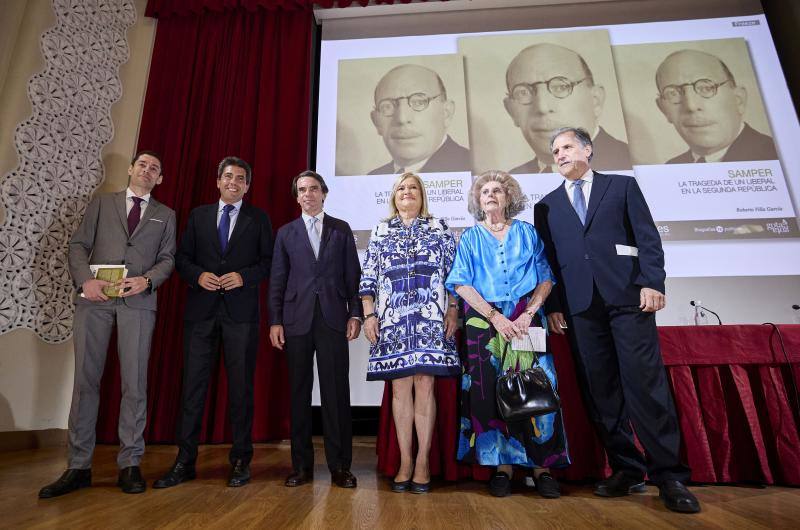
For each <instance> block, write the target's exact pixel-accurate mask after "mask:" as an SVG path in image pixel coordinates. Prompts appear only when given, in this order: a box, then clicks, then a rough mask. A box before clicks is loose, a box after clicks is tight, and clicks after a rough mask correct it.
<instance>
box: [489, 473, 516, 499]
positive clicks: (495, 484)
mask: <svg viewBox="0 0 800 530" xmlns="http://www.w3.org/2000/svg"><path fill="white" fill-rule="evenodd" d="M489 493H491V494H492V495H494V496H495V497H507V496H509V495H511V477H509V476H508V473H506V472H504V471H497V472H496V473H495V474H493V475H492V478H490V479H489Z"/></svg>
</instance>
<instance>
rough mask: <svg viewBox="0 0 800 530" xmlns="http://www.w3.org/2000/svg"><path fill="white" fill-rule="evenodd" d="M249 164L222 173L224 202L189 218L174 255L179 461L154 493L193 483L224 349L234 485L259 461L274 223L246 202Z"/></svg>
mask: <svg viewBox="0 0 800 530" xmlns="http://www.w3.org/2000/svg"><path fill="white" fill-rule="evenodd" d="M251 178H252V170H251V169H250V165H249V164H248V163H247V162H245V161H244V160H242V159H241V158H237V157H234V156H229V157H225V158H224V159H223V160H222V162H220V163H219V166H218V168H217V188H219V194H220V198H219V201H217V202H215V203H213V204H208V205H205V206H199V207H197V208H195V209H194V210H192V212H191V213H190V214H189V221H188V223H187V225H186V231H185V232H184V233H183V237H182V238H181V243H180V246H179V248H178V254H177V256H176V268H177V269H178V273H179V274H180V276H181V278H183V280H184V281H185V282H186V283H187V285H188V287H189V289H188V295H187V298H186V309H185V313H184V330H183V338H184V358H183V390H182V394H181V416H180V419H179V423H178V432H177V439H178V449H179V451H178V456H177V458H176V459H175V463H174V464H173V466H172V468H171V469H170V470H169V471H168V472H167V473H166V475H164V476H163V477H162V478H161V479H159V480H157V481H155V483H154V484H153V487H154V488H169V487H171V486H175V485H177V484H180V483H181V482H185V481H187V480H191V479H193V478H195V461H196V460H197V444H198V439H199V437H200V428H201V425H202V420H203V411H204V410H205V402H206V393H207V391H208V380H209V377H210V375H211V371H212V368H213V366H214V364H215V360H216V359H217V356H218V355H219V350H220V345H222V347H223V350H224V360H225V372H226V374H227V377H228V401H229V403H228V407H229V408H228V410H229V415H230V418H231V430H232V431H233V446H232V447H231V451H230V455H229V460H230V463H231V471H230V475H229V477H228V486H231V487H238V486H244V485H245V484H247V483H248V482H249V481H250V460H251V459H252V457H253V442H252V434H251V431H252V428H253V375H254V373H255V364H256V354H257V353H258V328H259V286H260V284H261V282H263V281H264V280H266V279H267V277H268V276H269V269H270V263H271V261H272V225H271V223H270V220H269V217H268V216H267V214H266V212H264V211H263V210H261V209H259V208H256V207H255V206H252V205H249V204H247V203H245V202H243V201H242V197H244V194H245V193H247V190H248V189H249V188H250V180H251Z"/></svg>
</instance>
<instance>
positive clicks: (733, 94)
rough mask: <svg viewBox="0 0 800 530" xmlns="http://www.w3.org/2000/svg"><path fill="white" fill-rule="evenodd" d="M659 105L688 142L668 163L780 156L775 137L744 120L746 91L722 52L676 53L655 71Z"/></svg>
mask: <svg viewBox="0 0 800 530" xmlns="http://www.w3.org/2000/svg"><path fill="white" fill-rule="evenodd" d="M656 86H657V88H658V96H657V97H656V105H658V108H659V109H660V110H661V112H662V113H663V114H664V116H665V117H666V118H667V121H669V123H671V124H672V125H673V126H674V127H675V130H676V131H677V132H678V134H679V135H680V136H681V138H683V140H684V141H685V142H686V143H687V144H688V145H689V150H688V151H686V152H685V153H683V154H681V155H679V156H677V157H675V158H672V159H670V160H668V161H667V164H690V163H693V162H694V163H702V162H738V161H746V160H776V159H777V158H778V155H777V153H776V152H775V145H774V143H773V141H772V138H771V137H769V136H767V135H766V134H762V133H760V132H758V131H756V130H755V129H753V128H752V127H751V126H750V125H748V124H747V123H746V122H745V121H744V113H745V108H746V106H747V91H746V90H745V88H744V87H743V86H737V84H736V80H735V79H734V77H733V74H732V73H731V71H730V69H728V67H727V66H726V64H725V63H724V62H723V61H722V60H721V59H720V58H719V57H717V56H715V55H712V54H710V53H706V52H702V51H698V50H689V49H686V50H680V51H676V52H673V53H671V54H670V55H669V56H667V58H666V59H664V61H663V62H662V63H661V65H659V67H658V70H657V72H656Z"/></svg>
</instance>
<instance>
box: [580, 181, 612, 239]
mask: <svg viewBox="0 0 800 530" xmlns="http://www.w3.org/2000/svg"><path fill="white" fill-rule="evenodd" d="M610 181H611V179H609V178H608V177H607V176H605V175H603V174H602V173H598V172H597V171H595V172H594V179H592V194H591V196H590V197H589V210H588V211H587V212H586V225H585V228H589V225H590V224H591V223H592V218H593V217H594V213H595V212H596V211H597V206H598V205H599V204H600V201H602V200H603V195H605V194H606V191H608V184H609V182H610ZM575 215H576V216H577V214H575Z"/></svg>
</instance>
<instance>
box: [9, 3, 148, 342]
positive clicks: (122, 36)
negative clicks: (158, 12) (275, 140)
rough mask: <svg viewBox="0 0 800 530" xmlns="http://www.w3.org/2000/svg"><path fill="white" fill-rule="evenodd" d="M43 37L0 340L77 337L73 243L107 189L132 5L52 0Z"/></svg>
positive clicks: (14, 209) (18, 181) (21, 156)
mask: <svg viewBox="0 0 800 530" xmlns="http://www.w3.org/2000/svg"><path fill="white" fill-rule="evenodd" d="M52 6H53V11H54V13H55V15H56V17H57V22H56V24H55V26H53V27H52V28H50V29H48V30H47V31H45V32H44V34H43V35H42V37H41V39H40V45H41V51H42V55H43V57H44V60H45V66H44V69H43V70H42V71H41V72H39V73H37V74H35V75H34V76H33V77H32V78H31V79H30V81H29V82H28V98H29V99H30V101H31V104H32V107H33V112H32V114H31V116H30V117H29V118H28V119H26V120H25V121H23V122H22V123H20V124H19V125H18V126H17V128H16V131H15V136H14V142H15V147H16V151H17V160H19V164H18V165H17V167H16V168H15V169H14V170H13V171H11V172H10V173H7V174H6V175H3V176H2V177H1V178H0V196H2V201H3V207H4V209H5V212H6V217H5V221H4V223H3V224H2V226H0V334H2V333H6V332H8V331H11V330H14V329H19V328H25V329H30V330H33V331H34V332H36V334H37V335H38V336H39V337H41V338H42V340H44V341H46V342H62V341H65V340H67V339H69V337H70V335H71V333H72V315H73V302H72V299H73V296H74V289H73V286H72V282H71V280H70V277H69V271H68V268H67V244H68V242H69V239H70V237H71V236H72V233H73V231H74V230H75V229H76V228H77V226H78V223H80V221H81V218H82V216H83V212H84V210H85V209H86V205H87V204H88V201H89V198H90V196H91V194H92V192H93V191H94V190H95V189H96V188H97V187H98V186H99V185H100V183H101V182H103V178H104V171H103V162H102V159H101V157H100V151H101V149H102V148H103V146H104V145H105V144H107V143H108V142H109V141H110V140H111V139H112V138H113V136H114V124H113V123H112V121H111V106H112V105H113V104H114V103H115V102H116V101H117V100H119V98H120V97H121V96H122V83H121V81H120V79H119V67H120V66H121V65H122V64H123V63H125V62H126V61H127V60H128V55H129V50H128V42H127V36H126V35H127V30H128V28H130V27H131V26H132V25H133V24H134V23H135V22H136V8H135V6H134V4H133V2H132V1H130V0H53V1H52Z"/></svg>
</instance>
